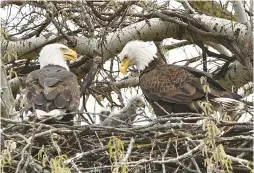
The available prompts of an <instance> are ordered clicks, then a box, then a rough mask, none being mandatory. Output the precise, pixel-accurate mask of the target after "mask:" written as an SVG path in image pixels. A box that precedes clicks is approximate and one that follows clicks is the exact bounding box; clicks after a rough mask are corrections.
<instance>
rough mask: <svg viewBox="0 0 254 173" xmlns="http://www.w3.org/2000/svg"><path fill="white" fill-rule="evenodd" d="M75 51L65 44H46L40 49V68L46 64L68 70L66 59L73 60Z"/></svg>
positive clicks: (75, 55) (75, 56)
mask: <svg viewBox="0 0 254 173" xmlns="http://www.w3.org/2000/svg"><path fill="white" fill-rule="evenodd" d="M76 59H77V53H76V52H75V51H74V50H72V49H70V48H68V47H67V46H65V45H63V44H59V43H54V44H48V45H46V46H44V47H43V48H42V49H41V52H40V56H39V63H40V68H43V67H45V66H47V65H59V66H62V67H64V68H66V69H67V70H68V71H69V67H68V65H67V63H66V60H71V61H74V60H76Z"/></svg>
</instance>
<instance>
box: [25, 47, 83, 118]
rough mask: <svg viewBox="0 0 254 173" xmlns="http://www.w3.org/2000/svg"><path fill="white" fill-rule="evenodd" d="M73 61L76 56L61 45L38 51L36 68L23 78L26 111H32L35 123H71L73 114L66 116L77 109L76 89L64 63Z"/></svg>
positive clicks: (76, 86)
mask: <svg viewBox="0 0 254 173" xmlns="http://www.w3.org/2000/svg"><path fill="white" fill-rule="evenodd" d="M76 58H77V53H76V52H75V51H74V50H72V49H69V48H68V47H67V46H65V45H63V44H49V45H46V46H45V47H43V48H42V50H41V51H40V54H39V63H40V69H38V70H35V71H33V72H31V73H29V74H28V76H27V78H26V109H27V110H30V111H34V112H35V114H36V116H37V118H38V119H39V120H45V119H48V118H49V119H50V117H56V118H55V120H56V121H57V120H60V121H61V122H69V121H71V120H73V117H74V115H73V114H68V113H70V112H73V111H77V110H78V106H79V101H80V90H79V85H78V81H77V77H76V75H75V74H74V73H72V72H70V70H69V67H68V65H67V63H66V60H71V61H74V60H75V59H76ZM62 114H64V116H61V115H62Z"/></svg>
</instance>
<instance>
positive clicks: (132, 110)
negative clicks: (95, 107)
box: [102, 96, 145, 126]
mask: <svg viewBox="0 0 254 173" xmlns="http://www.w3.org/2000/svg"><path fill="white" fill-rule="evenodd" d="M144 107H145V102H144V100H143V99H142V98H141V97H140V96H134V97H132V98H131V99H130V101H129V102H128V103H127V105H126V106H125V107H124V108H123V109H121V110H120V111H119V112H117V113H112V114H110V115H109V117H108V118H106V119H105V120H104V121H103V122H102V125H103V126H116V125H120V124H123V123H132V122H133V121H134V119H135V117H136V111H137V109H138V108H144Z"/></svg>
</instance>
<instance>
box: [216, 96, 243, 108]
mask: <svg viewBox="0 0 254 173" xmlns="http://www.w3.org/2000/svg"><path fill="white" fill-rule="evenodd" d="M212 100H213V101H214V102H216V103H219V104H221V106H222V107H223V108H225V109H226V110H227V111H234V110H243V109H244V108H245V104H244V103H242V102H240V101H238V100H235V99H231V98H225V97H220V98H214V99H212Z"/></svg>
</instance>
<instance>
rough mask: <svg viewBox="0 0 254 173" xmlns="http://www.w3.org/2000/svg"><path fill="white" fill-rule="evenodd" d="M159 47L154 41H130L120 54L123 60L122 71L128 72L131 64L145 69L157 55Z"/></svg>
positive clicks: (139, 68) (123, 72)
mask: <svg viewBox="0 0 254 173" xmlns="http://www.w3.org/2000/svg"><path fill="white" fill-rule="evenodd" d="M156 53H157V48H156V46H155V45H154V43H153V42H144V41H139V40H135V41H130V42H128V43H127V44H126V45H125V46H124V48H123V50H122V52H121V53H120V54H119V55H118V56H119V58H120V60H121V62H122V63H121V68H120V71H121V73H122V74H126V72H127V69H128V67H129V66H132V65H136V67H137V70H138V71H141V70H144V69H145V68H146V67H147V66H148V64H149V63H150V62H151V61H152V60H153V59H154V58H157V56H156Z"/></svg>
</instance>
